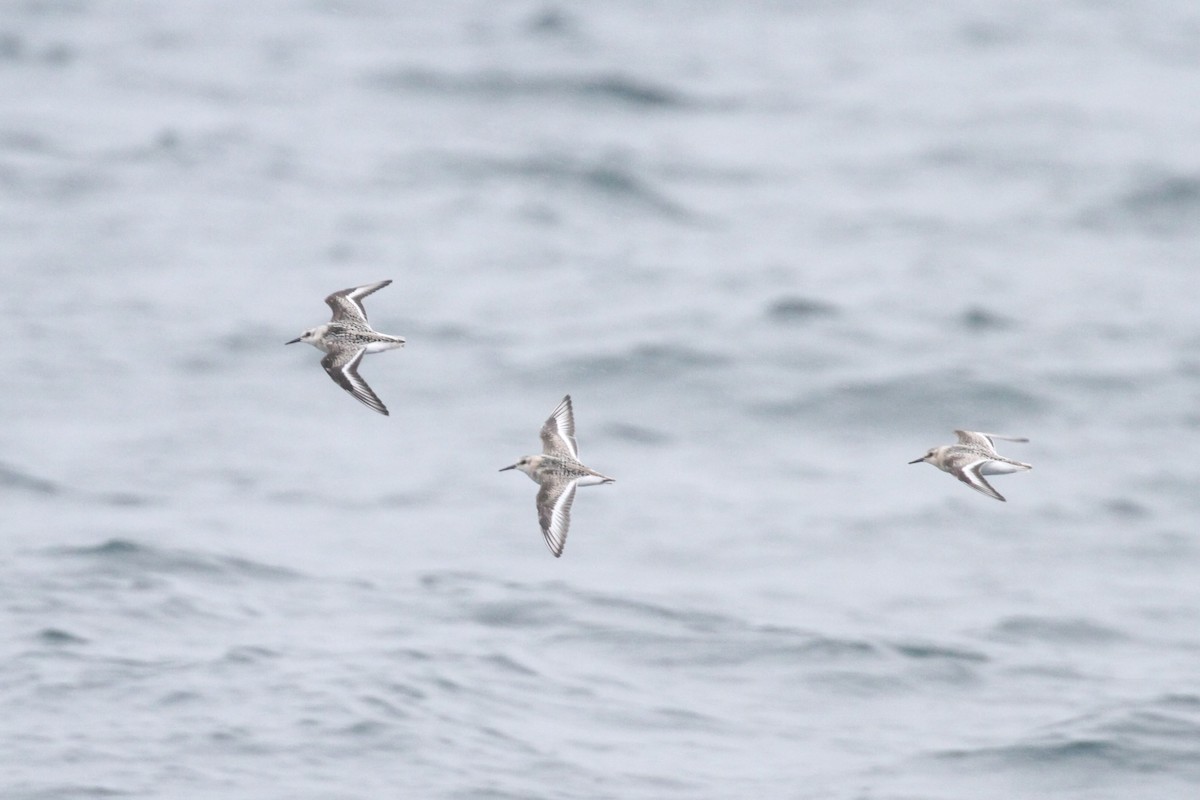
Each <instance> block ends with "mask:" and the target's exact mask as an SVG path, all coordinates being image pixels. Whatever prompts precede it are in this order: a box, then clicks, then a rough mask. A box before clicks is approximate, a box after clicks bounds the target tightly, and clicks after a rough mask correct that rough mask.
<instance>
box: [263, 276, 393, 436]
mask: <svg viewBox="0 0 1200 800" xmlns="http://www.w3.org/2000/svg"><path fill="white" fill-rule="evenodd" d="M389 283H391V281H380V282H379V283H368V284H367V285H366V286H356V287H354V288H353V289H342V290H341V291H340V292H334V293H333V294H331V295H329V297H326V298H325V302H326V303H328V304H329V307H330V308H332V309H333V319H332V320H330V321H329V322H326V323H325V324H324V325H318V326H317V327H315V328H312V329H311V330H307V331H305V332H304V333H302V334H300V335H299V336H298V337H296V338H295V339H292V340H291V341H290V342H286V343H285V344H295V343H296V342H308V343H309V344H311V345H312V346H313V347H315V348H317V349H318V350H321V351H323V352H324V353H325V354H326V355H325V357H324V358H322V359H321V366H322V367H324V368H325V371H326V372H328V373H329V377H331V378H333V380H334V382H335V383H336V384H337V385H338V386H341V387H342V388H343V389H345V390H346V391H347V392H349V393H350V394H352V395H354V397H355V398H357V399H358V400H360V401H362V402H363V403H365V404H366V405H368V406H370V407H371V408H373V409H375V410H376V411H378V412H379V413H380V414H383V415H385V416H386V415H387V413H388V410H387V406H385V405H384V404H383V401H382V400H380V399H379V397H378V396H377V395H376V394H375V392H373V391H371V387H370V386H368V385H367V382H366V381H364V380H363V379H362V377H361V376H359V374H358V362H360V361H362V357H363V356H364V355H365V354H367V353H382V352H383V351H384V350H391V349H393V348H396V347H404V337H403V336H388V335H387V334H386V333H379V332H378V331H376V330H375V329H374V328H372V327H371V326H370V325H369V324H367V312H366V309H364V308H363V305H362V299H363V298H364V297H366V296H367V295H369V294H371V293H372V292H377V291H379V290H380V289H382V288H383V287H385V286H387V285H388V284H389Z"/></svg>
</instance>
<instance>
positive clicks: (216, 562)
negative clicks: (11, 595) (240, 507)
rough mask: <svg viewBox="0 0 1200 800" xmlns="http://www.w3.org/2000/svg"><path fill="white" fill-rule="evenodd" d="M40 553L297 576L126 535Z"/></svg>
mask: <svg viewBox="0 0 1200 800" xmlns="http://www.w3.org/2000/svg"><path fill="white" fill-rule="evenodd" d="M43 553H44V555H46V556H49V557H51V558H56V559H61V560H68V561H79V562H87V563H89V564H91V565H94V566H97V567H101V568H103V569H105V570H108V571H129V572H137V573H143V574H145V573H149V574H164V575H171V574H199V575H206V576H210V577H216V578H230V579H235V578H236V579H254V580H275V581H280V580H292V579H296V578H299V577H301V575H300V574H299V573H297V572H294V571H292V570H290V569H286V568H284V567H278V566H274V565H271V564H264V563H261V562H257V561H251V560H249V559H245V558H241V557H238V556H223V555H215V554H212V553H203V552H198V551H193V550H183V549H174V548H166V547H157V546H154V545H149V544H143V543H139V542H135V541H132V540H129V539H109V540H107V541H105V542H102V543H100V544H97V545H83V546H68V547H52V548H48V549H46V550H44V551H43Z"/></svg>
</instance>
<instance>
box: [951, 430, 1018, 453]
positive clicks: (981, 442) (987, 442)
mask: <svg viewBox="0 0 1200 800" xmlns="http://www.w3.org/2000/svg"><path fill="white" fill-rule="evenodd" d="M954 434H955V435H956V436H957V437H958V443H959V444H966V445H974V446H975V447H982V448H983V449H985V450H991V451H992V452H993V453H994V452H996V440H997V439H999V440H1000V441H1002V442H1028V441H1029V440H1028V439H1026V438H1024V437H1020V436H1001V435H1000V434H998V433H980V432H979V431H955V432H954Z"/></svg>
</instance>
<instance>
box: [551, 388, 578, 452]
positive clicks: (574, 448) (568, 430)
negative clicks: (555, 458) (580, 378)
mask: <svg viewBox="0 0 1200 800" xmlns="http://www.w3.org/2000/svg"><path fill="white" fill-rule="evenodd" d="M542 453H544V454H545V455H548V456H551V455H559V456H561V455H568V456H570V457H571V458H573V459H575V460H576V461H578V460H579V445H578V444H576V442H575V412H574V411H573V410H572V409H571V395H567V396H566V397H564V398H563V399H562V402H561V403H559V404H558V406H557V407H556V408H555V409H554V411H552V412H551V413H550V418H549V419H547V420H546V422H545V424H544V425H542Z"/></svg>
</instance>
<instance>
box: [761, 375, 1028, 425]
mask: <svg viewBox="0 0 1200 800" xmlns="http://www.w3.org/2000/svg"><path fill="white" fill-rule="evenodd" d="M951 389H952V390H951ZM1049 405H1050V403H1049V401H1048V400H1047V399H1046V398H1044V397H1043V396H1041V395H1038V394H1034V393H1032V392H1029V391H1026V390H1024V389H1022V388H1020V387H1018V386H1016V385H1014V384H1012V383H1000V382H997V381H989V380H981V379H979V378H974V377H971V376H969V375H963V374H961V373H958V372H942V371H939V372H931V373H930V372H927V373H919V374H906V375H900V376H896V377H890V378H883V379H878V380H859V381H847V382H843V383H839V384H836V385H833V386H827V387H824V388H820V389H817V390H814V391H812V392H809V393H807V394H805V395H803V396H801V397H798V398H796V399H794V400H790V401H785V402H781V403H772V404H766V405H762V406H759V407H757V408H756V409H755V411H756V412H757V413H760V414H763V415H766V416H779V417H798V418H812V419H819V420H836V421H838V422H839V423H841V424H852V425H855V426H859V425H862V424H864V423H866V424H870V423H871V421H878V423H879V424H883V425H887V426H888V427H890V428H894V427H895V426H897V425H907V426H910V427H914V428H928V429H932V430H942V429H945V428H946V427H947V426H950V427H953V426H954V425H960V426H963V427H967V426H971V425H975V424H979V423H978V422H973V421H986V420H1005V419H1013V418H1022V419H1028V418H1029V417H1030V416H1033V415H1037V414H1040V413H1042V412H1043V411H1045V410H1046V409H1047V408H1048V407H1049ZM984 430H987V428H984Z"/></svg>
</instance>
